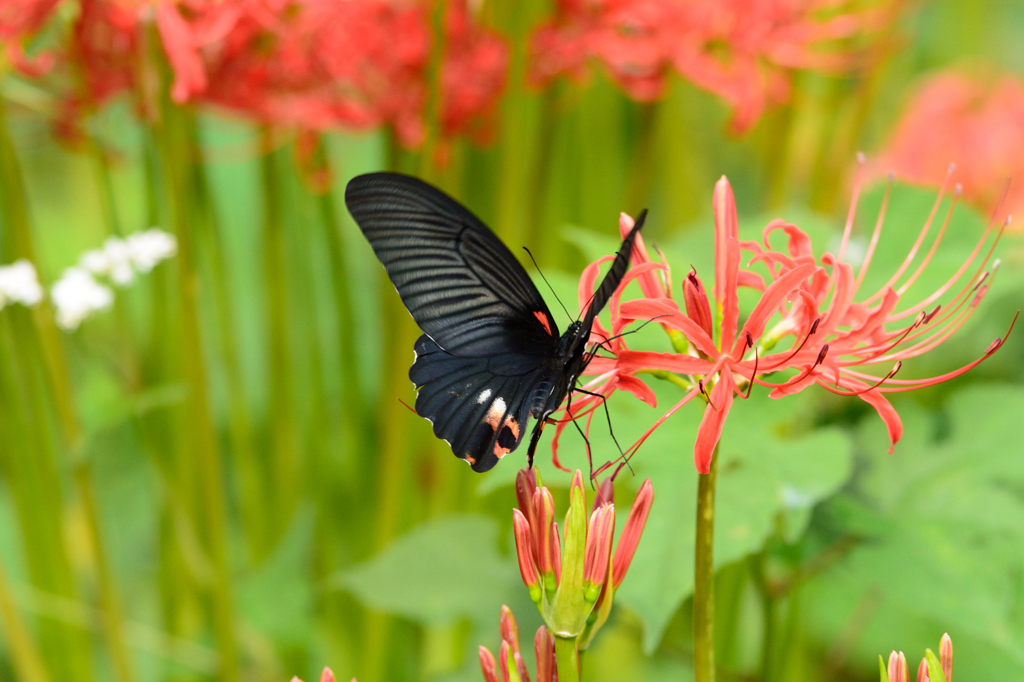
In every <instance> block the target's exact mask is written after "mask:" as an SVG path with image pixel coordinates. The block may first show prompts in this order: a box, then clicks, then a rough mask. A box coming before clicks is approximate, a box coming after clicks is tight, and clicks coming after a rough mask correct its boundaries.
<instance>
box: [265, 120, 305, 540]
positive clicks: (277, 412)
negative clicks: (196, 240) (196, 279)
mask: <svg viewBox="0 0 1024 682" xmlns="http://www.w3.org/2000/svg"><path fill="white" fill-rule="evenodd" d="M260 145H261V147H262V148H261V150H260V151H261V153H262V157H261V162H260V169H261V177H262V182H263V186H262V192H263V249H264V272H265V274H266V279H267V316H268V318H269V319H268V322H269V330H268V331H269V333H268V340H269V352H270V404H269V409H270V415H271V417H270V434H271V457H270V460H271V465H270V471H271V476H272V479H271V480H272V481H273V485H272V487H271V490H272V499H273V500H274V504H273V505H271V506H270V509H269V510H268V511H269V512H270V513H271V514H272V517H271V518H272V519H274V520H276V522H272V523H271V524H270V525H271V528H272V529H273V530H274V535H275V536H276V535H278V534H279V533H283V532H284V531H285V530H286V529H287V527H288V523H289V522H290V520H291V518H292V512H294V510H295V504H296V500H297V498H298V494H299V487H300V485H301V480H300V473H299V472H300V469H299V453H298V448H297V447H296V429H295V420H294V415H293V413H292V386H291V380H290V378H291V374H292V368H291V364H292V363H291V361H290V360H291V358H290V353H289V343H288V329H289V315H288V278H287V275H286V267H287V266H286V262H287V258H286V252H287V244H286V240H285V224H284V219H283V211H284V206H283V201H284V197H283V196H282V195H281V185H282V179H283V178H282V177H281V173H280V172H279V167H278V152H277V151H276V150H274V140H273V135H272V131H271V130H270V129H269V128H264V129H263V131H262V134H261V135H260Z"/></svg>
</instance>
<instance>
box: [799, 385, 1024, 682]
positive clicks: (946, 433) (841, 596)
mask: <svg viewBox="0 0 1024 682" xmlns="http://www.w3.org/2000/svg"><path fill="white" fill-rule="evenodd" d="M896 406H897V408H898V409H899V411H900V414H901V415H902V417H903V423H904V428H905V436H904V438H903V440H902V441H901V442H900V443H899V444H898V445H897V447H896V451H895V453H894V454H893V455H891V456H890V455H887V454H886V453H885V451H886V448H885V446H884V442H885V440H884V439H885V435H884V427H882V425H881V424H880V422H879V421H878V419H877V418H876V417H874V416H872V417H869V418H867V419H865V421H864V423H863V426H862V428H861V430H860V434H859V436H860V438H859V440H860V443H861V451H862V452H861V458H862V460H863V461H862V463H861V465H860V466H859V467H858V469H859V471H860V474H859V475H858V477H857V479H856V482H855V485H854V486H853V489H852V490H850V491H849V492H846V493H844V494H843V495H841V496H840V497H839V498H837V499H836V500H835V501H834V502H830V503H829V504H828V505H827V506H826V507H825V510H824V511H825V516H826V517H827V519H828V520H829V521H830V524H829V525H830V526H833V528H832V529H830V530H831V532H834V531H835V528H834V526H838V528H839V530H846V531H849V530H853V531H855V532H857V533H859V534H861V535H864V536H865V537H866V538H867V541H866V542H864V543H862V544H861V545H859V546H858V547H857V548H856V549H854V551H852V552H851V554H850V555H849V556H848V557H847V558H846V559H845V560H844V561H843V562H842V563H841V564H840V565H839V566H837V567H835V568H834V569H833V570H830V571H828V572H827V573H825V574H823V575H821V576H819V577H818V578H817V579H816V580H814V581H813V582H812V583H811V584H810V585H808V592H809V595H808V598H807V599H805V601H804V602H803V603H804V604H806V605H807V608H808V613H809V618H810V623H811V628H812V629H813V630H815V631H817V632H818V633H820V636H821V637H822V639H823V640H824V641H829V638H831V637H834V636H837V635H838V633H839V632H841V631H843V628H844V627H845V623H846V622H847V621H848V620H849V619H850V617H851V616H852V614H854V613H855V612H857V610H858V609H863V608H864V605H865V604H871V605H872V606H873V609H872V611H871V612H872V613H875V614H878V615H877V616H875V617H874V618H873V619H871V621H870V624H869V625H867V626H866V627H865V629H864V632H863V635H862V636H861V638H860V639H859V640H858V641H857V642H856V644H855V646H854V648H853V651H852V653H851V657H852V660H856V658H857V657H859V656H866V655H868V652H869V651H877V650H879V649H882V650H885V649H888V648H891V647H892V645H893V643H894V642H896V641H899V642H900V643H901V645H902V646H903V648H904V649H905V650H910V651H913V650H915V649H917V650H921V649H924V648H925V646H926V645H927V644H928V643H931V642H934V640H935V636H936V634H937V633H941V632H943V631H948V632H951V633H953V635H954V637H955V638H956V641H957V648H958V660H959V661H961V662H962V663H961V664H960V666H959V667H960V669H961V670H962V671H963V677H964V678H965V679H1020V678H1022V677H1024V618H1022V617H1021V615H1020V608H1019V606H1014V604H1019V599H1020V596H1019V595H1020V594H1022V587H1024V580H1022V576H1024V552H1022V551H1021V547H1024V525H1022V524H1021V523H1020V520H1021V519H1022V518H1024V494H1022V491H1024V466H1021V462H1022V461H1024V443H1022V442H1021V439H1019V438H1016V437H1013V436H1009V437H1008V434H1016V433H1019V431H1020V419H1021V414H1024V389H1021V388H1017V387H1007V386H973V387H970V388H967V389H965V390H963V391H961V392H959V393H957V394H954V395H953V397H952V398H950V399H949V400H948V401H947V403H946V405H945V407H944V410H943V412H944V414H945V415H946V416H947V418H948V424H944V423H943V420H940V419H936V418H935V415H933V414H929V413H927V412H925V411H924V410H923V409H922V408H920V407H919V406H917V405H915V404H914V403H913V402H910V401H909V400H903V401H900V402H898V403H896ZM1012 595H1015V596H1012ZM908 640H909V641H908ZM911 645H913V646H911ZM918 647H920V648H919V649H918Z"/></svg>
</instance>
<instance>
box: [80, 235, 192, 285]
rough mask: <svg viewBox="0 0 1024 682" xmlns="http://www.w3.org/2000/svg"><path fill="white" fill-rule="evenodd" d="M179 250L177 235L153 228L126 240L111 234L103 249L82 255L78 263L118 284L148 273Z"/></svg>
mask: <svg viewBox="0 0 1024 682" xmlns="http://www.w3.org/2000/svg"><path fill="white" fill-rule="evenodd" d="M176 253H178V242H177V240H176V239H175V238H174V235H170V234H167V233H166V232H164V231H163V230H158V229H157V228H155V227H154V228H152V229H149V230H146V231H145V232H136V233H135V234H133V235H130V236H129V237H128V238H127V239H119V238H117V237H110V238H109V239H107V241H106V242H104V244H103V248H102V249H93V250H92V251H86V252H85V253H83V254H82V258H81V260H80V261H79V265H80V266H81V267H82V268H83V269H85V270H87V271H88V272H90V273H92V274H93V275H97V276H99V277H109V278H110V281H111V282H113V283H114V284H116V285H117V286H119V287H123V286H127V285H129V284H131V283H132V282H133V281H134V280H135V275H136V274H146V273H147V272H149V271H150V270H152V269H153V267H154V266H155V265H156V264H157V263H159V262H160V261H162V260H166V259H168V258H171V257H172V256H174V255H175V254H176Z"/></svg>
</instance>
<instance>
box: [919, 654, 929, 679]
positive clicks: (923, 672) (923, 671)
mask: <svg viewBox="0 0 1024 682" xmlns="http://www.w3.org/2000/svg"><path fill="white" fill-rule="evenodd" d="M917 682H928V659H927V658H922V659H921V665H919V666H917Z"/></svg>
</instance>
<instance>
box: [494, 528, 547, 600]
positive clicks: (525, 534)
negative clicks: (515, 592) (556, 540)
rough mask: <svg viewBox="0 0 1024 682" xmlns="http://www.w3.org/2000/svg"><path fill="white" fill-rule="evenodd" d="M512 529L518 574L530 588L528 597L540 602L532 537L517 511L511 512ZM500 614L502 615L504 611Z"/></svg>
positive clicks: (538, 577)
mask: <svg viewBox="0 0 1024 682" xmlns="http://www.w3.org/2000/svg"><path fill="white" fill-rule="evenodd" d="M512 529H513V531H515V538H516V557H517V558H518V559H519V573H520V574H521V575H522V576H523V584H524V585H526V586H527V587H528V588H530V597H531V598H533V599H534V601H535V602H536V601H540V586H539V583H540V576H539V575H538V574H537V564H536V562H535V561H534V558H533V555H534V547H533V535H532V533H531V532H530V524H529V522H527V520H526V517H525V516H523V513H522V512H521V511H519V510H518V509H513V510H512ZM535 591H536V593H537V594H536V598H534V592H535ZM502 614H503V615H504V610H503V611H502Z"/></svg>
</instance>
